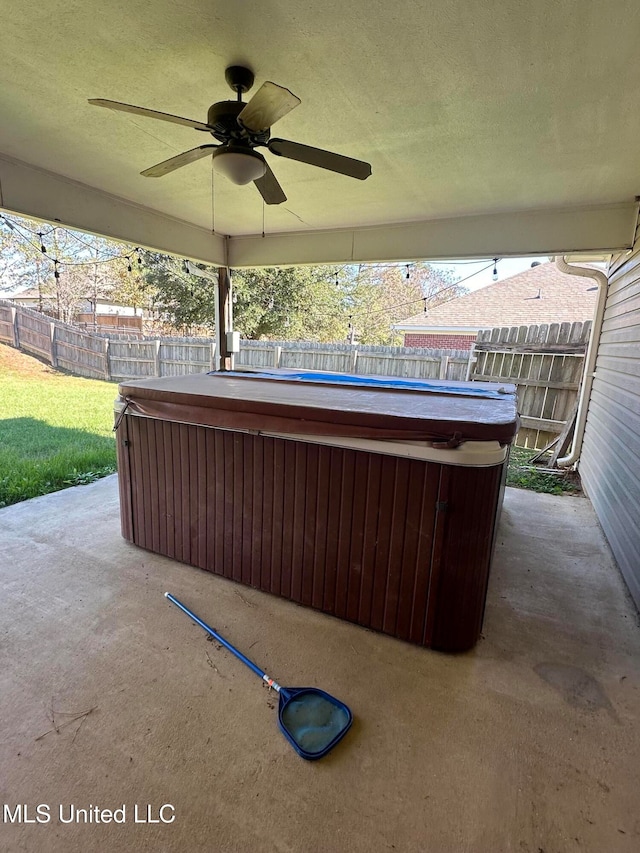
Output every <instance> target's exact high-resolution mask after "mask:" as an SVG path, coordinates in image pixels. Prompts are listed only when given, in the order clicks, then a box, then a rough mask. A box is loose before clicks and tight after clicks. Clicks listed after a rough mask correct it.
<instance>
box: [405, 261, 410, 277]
mask: <svg viewBox="0 0 640 853" xmlns="http://www.w3.org/2000/svg"><path fill="white" fill-rule="evenodd" d="M409 277H410V272H409V264H407V274H406V276H405V278H406V279H407V280H409Z"/></svg>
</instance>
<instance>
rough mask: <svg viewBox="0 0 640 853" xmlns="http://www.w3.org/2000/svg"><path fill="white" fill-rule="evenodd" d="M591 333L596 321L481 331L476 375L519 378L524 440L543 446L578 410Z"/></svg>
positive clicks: (493, 378)
mask: <svg viewBox="0 0 640 853" xmlns="http://www.w3.org/2000/svg"><path fill="white" fill-rule="evenodd" d="M590 334H591V321H588V322H585V323H551V324H549V325H541V326H514V327H512V328H503V329H488V330H485V331H482V332H479V333H478V338H477V340H476V343H475V346H474V350H473V356H474V358H475V365H474V368H473V372H472V374H471V379H475V380H478V381H484V382H513V383H515V385H516V387H517V390H518V411H519V412H520V419H521V424H522V426H521V428H520V431H519V433H518V437H517V439H516V442H517V444H518V445H519V446H521V447H531V448H536V449H538V450H540V449H542V448H543V447H545V446H546V445H547V444H549V442H550V441H552V440H553V439H554V438H555V437H557V436H558V435H559V434H560V433H562V431H563V429H564V426H565V424H566V422H567V421H568V420H570V419H571V418H572V416H573V415H574V413H575V409H576V404H577V399H578V391H579V388H580V383H581V379H582V371H583V368H584V357H585V352H586V349H587V345H588V343H589V336H590Z"/></svg>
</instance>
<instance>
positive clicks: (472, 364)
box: [464, 342, 477, 382]
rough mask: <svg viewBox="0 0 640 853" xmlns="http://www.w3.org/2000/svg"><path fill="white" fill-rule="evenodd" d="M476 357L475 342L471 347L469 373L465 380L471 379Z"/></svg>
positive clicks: (468, 363) (468, 364)
mask: <svg viewBox="0 0 640 853" xmlns="http://www.w3.org/2000/svg"><path fill="white" fill-rule="evenodd" d="M476 361H477V359H476V344H475V342H474V343H472V344H471V349H470V350H469V361H468V362H467V375H466V376H465V378H464V381H465V382H469V381H470V379H471V374H472V372H473V368H474V366H475V363H476Z"/></svg>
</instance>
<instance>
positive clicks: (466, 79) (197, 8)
mask: <svg viewBox="0 0 640 853" xmlns="http://www.w3.org/2000/svg"><path fill="white" fill-rule="evenodd" d="M0 8H1V11H2V14H1V22H2V25H1V26H0V55H1V56H2V66H1V68H0V158H1V157H2V156H4V157H5V163H7V162H8V163H9V164H10V165H11V160H17V161H20V162H21V163H22V164H28V165H30V166H36V167H38V168H39V169H43V170H46V171H47V172H50V173H53V174H54V175H58V176H63V177H64V178H70V179H72V180H73V181H75V182H78V183H79V184H82V185H85V186H86V187H88V188H93V189H95V190H100V191H102V192H103V193H108V194H109V195H110V196H115V197H116V201H117V200H118V199H121V200H126V201H128V202H134V203H135V204H136V205H139V206H141V208H144V209H146V211H152V212H155V213H159V214H163V215H164V216H165V217H171V221H175V220H178V221H179V223H180V224H181V225H182V226H184V225H185V224H186V225H187V226H194V229H193V230H194V232H195V231H196V230H198V231H200V230H201V231H202V233H203V234H207V232H208V233H210V231H211V228H212V192H211V164H210V161H209V160H204V161H200V162H198V163H195V164H192V165H190V166H187V167H185V168H183V169H180V170H178V171H176V172H174V173H172V174H169V175H167V176H166V177H163V178H159V179H149V178H143V177H141V176H140V174H139V173H140V171H141V170H142V169H144V168H146V167H148V166H150V165H152V164H154V163H156V162H158V161H160V160H163V159H166V158H167V157H170V156H172V155H174V154H177V153H179V152H181V151H184V150H185V149H188V148H192V147H194V146H195V145H198V144H202V143H203V142H204V141H205V140H204V139H203V135H202V134H201V133H198V132H196V131H194V130H191V129H189V128H186V127H180V126H175V125H170V124H166V123H163V122H156V121H153V120H151V119H146V118H141V117H137V116H130V115H125V114H124V113H115V112H112V111H109V110H103V109H98V108H96V107H92V106H90V105H89V104H88V103H87V99H88V98H108V99H112V100H119V101H124V102H127V103H132V104H137V105H141V106H146V107H150V108H152V109H157V110H161V111H164V112H169V113H174V114H177V115H181V116H187V117H189V118H194V119H198V120H201V121H204V120H206V112H207V108H208V106H209V105H210V104H211V103H213V102H214V101H218V100H224V99H227V98H233V94H232V92H231V91H230V89H229V88H228V87H227V85H226V83H225V80H224V70H225V68H226V67H227V66H228V65H230V64H247V65H249V66H250V67H251V68H252V69H253V70H254V71H255V74H256V87H255V89H254V90H253V91H255V90H256V89H257V87H258V86H259V85H260V84H261V83H262V82H264V80H272V81H274V82H275V83H278V84H280V85H284V86H287V87H288V88H290V89H291V90H292V91H293V92H294V93H295V94H296V95H298V96H299V97H300V98H301V100H302V104H301V106H299V107H298V108H297V109H295V110H294V111H293V112H291V113H290V114H289V115H288V116H286V117H285V118H283V119H282V120H281V121H280V122H279V123H278V124H277V125H276V126H275V128H274V130H273V134H274V135H276V136H282V137H284V138H288V139H293V140H296V141H299V142H303V143H306V144H309V145H313V146H317V147H323V148H328V149H330V150H334V151H337V152H340V153H343V154H346V155H348V156H351V157H356V158H359V159H364V160H368V161H370V162H371V164H372V168H373V175H372V177H371V178H369V179H368V180H367V181H364V182H360V181H356V180H353V179H350V178H346V177H343V176H340V175H334V174H332V173H329V172H326V171H324V170H320V169H316V168H313V167H311V166H306V165H303V164H299V163H295V162H292V161H286V160H284V159H283V158H277V157H273V156H271V155H268V154H267V158H268V159H269V161H270V164H271V166H272V168H273V170H274V172H275V173H276V175H277V177H278V179H279V180H280V183H281V184H282V186H283V188H284V190H285V192H286V193H287V196H288V201H287V202H285V203H284V204H283V205H281V206H271V207H266V208H263V204H262V199H261V197H260V195H259V194H258V192H257V190H256V189H255V188H254V187H253V186H252V185H249V186H248V187H237V186H234V185H231V184H230V183H228V182H227V181H226V180H225V179H224V178H222V177H217V178H216V182H215V194H214V201H215V205H214V207H215V230H216V231H217V232H219V233H222V234H225V235H233V236H243V235H244V236H246V235H259V234H260V233H261V231H262V228H263V215H264V227H265V231H266V233H267V235H272V234H284V233H287V232H303V233H305V232H308V231H309V232H311V231H315V230H317V229H321V230H323V229H360V228H362V227H366V226H385V227H386V226H392V225H396V226H397V225H399V224H401V223H407V222H411V223H425V222H429V221H431V220H442V219H452V220H458V219H459V218H460V217H469V215H471V214H474V215H479V216H485V215H488V214H492V215H494V214H505V213H510V212H513V211H555V210H558V209H562V208H574V207H582V206H587V207H592V206H600V205H611V204H617V203H621V202H633V199H634V196H635V195H636V194H637V193H640V62H638V61H637V55H638V44H639V41H640V40H639V35H640V13H639V11H638V9H639V7H638V4H637V2H632V0H607V2H604V0H526V1H525V0H483V2H478V3H471V2H462V0H458V2H453V0H433V2H430V3H425V2H423V0H394V2H389V0H350V2H348V3H345V2H344V0H325V2H323V3H318V2H317V0H262V2H260V3H256V2H248V0H219V2H215V0H214V1H213V2H212V0H191V2H186V1H185V0H155V2H150V0H146V2H145V0H126V2H125V0H103V2H100V3H94V2H93V0H85V1H84V2H74V0H47V2H45V3H40V4H33V3H21V2H18V0H3V2H2V4H1V7H0ZM250 94H251V93H250ZM6 158H10V159H9V160H7V159H6ZM14 165H15V164H14ZM5 168H7V169H8V168H9V167H5ZM17 174H21V173H20V172H11V171H10V170H9V171H7V172H6V173H5V175H4V183H5V187H4V197H3V199H0V201H1V202H2V205H3V206H4V207H6V208H8V209H17V210H21V211H22V212H27V213H28V212H30V213H32V214H34V215H43V216H47V217H49V218H55V217H53V215H52V210H54V209H53V208H52V203H51V199H47V200H44V194H45V193H46V192H47V191H46V190H45V189H43V190H42V194H43V198H42V199H39V197H38V192H37V188H36V189H32V190H30V191H29V192H28V193H27V192H26V191H25V192H24V193H21V183H22V182H21V181H20V180H19V179H18V178H16V177H15V175H17ZM12 175H14V177H13V179H12ZM0 179H3V166H2V160H1V159H0ZM12 180H13V183H12ZM36 183H37V182H36ZM45 183H46V182H43V183H42V185H43V186H44V184H45ZM49 192H50V191H49ZM101 198H102V196H101V195H100V194H99V193H96V194H95V205H97V206H100V204H102V203H103V202H101V201H100V199H101ZM89 206H90V205H89ZM103 208H104V204H103ZM105 210H106V208H104V210H103V213H102V219H100V216H98V218H97V219H96V218H95V216H93V217H92V216H91V215H89V212H88V211H87V213H86V225H87V227H88V228H89V230H91V228H94V229H96V230H103V231H107V232H109V233H118V226H117V223H116V224H114V223H113V222H111V226H110V228H109V227H108V226H109V221H108V220H109V216H108V215H107V214H106V213H105V212H104V211H105ZM630 210H631V207H629V211H630ZM54 212H55V211H54ZM109 215H110V216H111V218H112V220H113V219H117V217H118V214H117V205H116V207H115V208H114V209H113V210H112V211H111V213H110V214H109ZM626 215H627V209H626V208H625V216H626ZM82 216H83V212H82V211H80V212H79V214H78V216H77V217H75V219H76V222H75V223H72V224H80V220H82ZM628 216H629V221H628V227H627V225H625V227H626V228H627V231H628V239H630V238H631V234H632V230H633V225H634V224H635V222H632V221H631V214H630V213H629V214H628ZM61 218H63V221H65V220H66V221H68V220H69V219H70V218H73V217H70V216H69V215H66V216H64V217H61ZM101 221H102V222H104V223H105V225H104V227H102V229H100V228H99V227H98V226H96V224H95V223H96V222H101ZM465 221H471V220H465ZM494 221H495V222H500V221H501V220H499V219H497V220H494ZM625 222H626V220H625ZM152 230H153V229H152V228H151V231H152ZM178 230H179V229H178ZM400 230H401V229H400ZM134 231H135V229H134ZM176 233H177V232H176ZM132 236H133V237H134V239H135V238H138V241H139V242H143V240H141V239H140V235H138V234H132ZM487 239H488V238H487ZM567 239H569V238H567ZM588 239H591V238H588ZM628 239H627V240H625V241H621V240H617V241H616V240H614V238H613V237H612V238H610V239H609V240H604V241H603V242H604V243H613V242H617V243H619V244H621V243H622V242H625V243H626V242H628ZM147 242H151V243H153V238H152V237H150V238H149V239H148V240H147ZM158 242H162V240H159V241H158ZM427 242H428V241H427ZM543 242H544V240H542V242H541V243H540V244H539V245H534V244H531V245H529V246H528V250H529V251H545V250H548V249H557V248H566V249H567V250H570V249H577V248H580V249H588V248H605V247H606V246H598V245H595V243H596V242H597V241H596V240H593V239H591V242H593V243H594V245H593V246H585V245H579V246H578V245H576V246H570V245H567V246H561V247H558V246H551V245H548V246H543V245H542V243H543ZM578 242H579V241H578ZM582 242H584V240H583V241H582ZM525 244H526V239H525V241H524V243H523V245H522V246H521V247H519V248H521V249H522V251H523V252H525V251H527V245H525ZM282 245H283V246H284V247H285V248H286V242H285V243H283V244H282ZM186 248H187V247H186V243H185V254H189V252H188V251H186ZM406 248H407V250H408V249H409V247H406ZM427 248H428V251H425V252H424V255H425V256H427V255H428V254H431V255H434V254H435V255H437V254H439V253H441V252H439V251H438V249H437V246H436V247H428V246H426V245H425V249H427ZM500 248H504V247H500ZM507 248H508V247H507ZM484 249H485V251H484V254H490V253H491V246H489V245H488V244H487V245H486V246H484ZM319 251H320V250H319ZM461 253H467V254H468V252H463V251H462V247H461ZM254 254H255V252H254ZM258 254H259V253H258ZM328 254H330V252H329V253H328ZM374 254H375V253H374ZM385 254H387V255H389V254H391V252H390V250H388V249H387V250H386V252H385ZM407 254H411V252H409V251H407ZM447 254H451V252H450V251H449V249H448V247H447ZM272 255H273V257H274V258H276V259H277V256H278V252H275V254H274V253H273V252H272Z"/></svg>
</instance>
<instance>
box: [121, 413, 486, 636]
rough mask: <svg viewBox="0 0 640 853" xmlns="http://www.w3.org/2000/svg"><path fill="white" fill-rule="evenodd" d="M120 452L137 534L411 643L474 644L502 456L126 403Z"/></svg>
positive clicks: (187, 558)
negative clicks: (338, 438) (369, 441)
mask: <svg viewBox="0 0 640 853" xmlns="http://www.w3.org/2000/svg"><path fill="white" fill-rule="evenodd" d="M125 441H126V442H128V444H125V443H124V442H125ZM118 459H119V470H120V478H121V480H120V490H121V491H120V494H121V506H122V530H123V535H124V536H125V537H126V538H128V539H130V540H131V541H133V542H134V543H135V544H137V545H140V546H141V547H143V548H147V549H149V550H151V551H155V552H157V553H161V554H165V555H167V556H169V557H174V558H175V559H177V560H181V561H182V562H185V563H190V564H191V565H194V566H198V567H200V568H202V569H206V570H207V571H211V572H214V573H216V574H219V575H222V576H224V577H226V578H230V579H232V580H235V581H238V582H239V583H243V584H247V585H250V586H253V587H256V588H258V589H261V590H264V591H267V592H271V593H273V594H274V595H278V596H280V597H284V598H288V599H290V600H292V601H295V602H297V603H300V604H304V605H307V606H310V607H314V608H316V609H318V610H322V611H324V612H325V613H329V614H332V615H335V616H338V617H340V618H343V619H347V620H349V621H352V622H357V623H358V624H361V625H364V626H366V627H370V628H373V629H375V630H379V631H383V632H385V633H387V634H391V635H393V636H395V637H399V638H401V639H404V640H408V641H410V642H414V643H419V644H422V645H431V646H433V647H434V648H440V649H443V650H462V649H464V648H470V647H471V646H473V644H474V643H475V642H476V640H477V637H478V634H479V631H480V623H481V620H482V612H483V608H484V591H485V590H486V583H487V578H488V571H489V561H490V550H491V540H492V534H493V517H494V515H495V509H496V504H497V498H498V491H499V482H500V475H501V472H502V466H498V467H497V468H488V469H485V468H477V469H469V468H466V469H455V468H452V467H451V466H441V465H439V464H436V463H433V462H425V461H421V460H415V459H406V458H398V457H393V456H386V455H382V454H375V453H363V452H361V451H355V450H350V449H345V448H337V447H328V446H323V445H319V444H310V443H305V442H297V441H288V440H284V439H277V438H269V437H264V436H256V435H251V434H247V433H240V432H231V431H224V430H219V429H211V428H207V427H201V426H191V425H185V424H176V423H171V422H168V421H160V420H154V419H150V418H143V417H138V416H129V415H126V416H125V417H124V419H123V422H122V424H121V426H120V428H119V430H118ZM442 501H445V502H446V503H447V506H446V508H445V507H441V508H440V510H438V509H437V505H438V502H442ZM469 522H471V527H470V529H468V530H465V529H464V525H466V524H468V523H469ZM478 594H479V598H476V596H477V595H478Z"/></svg>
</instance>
